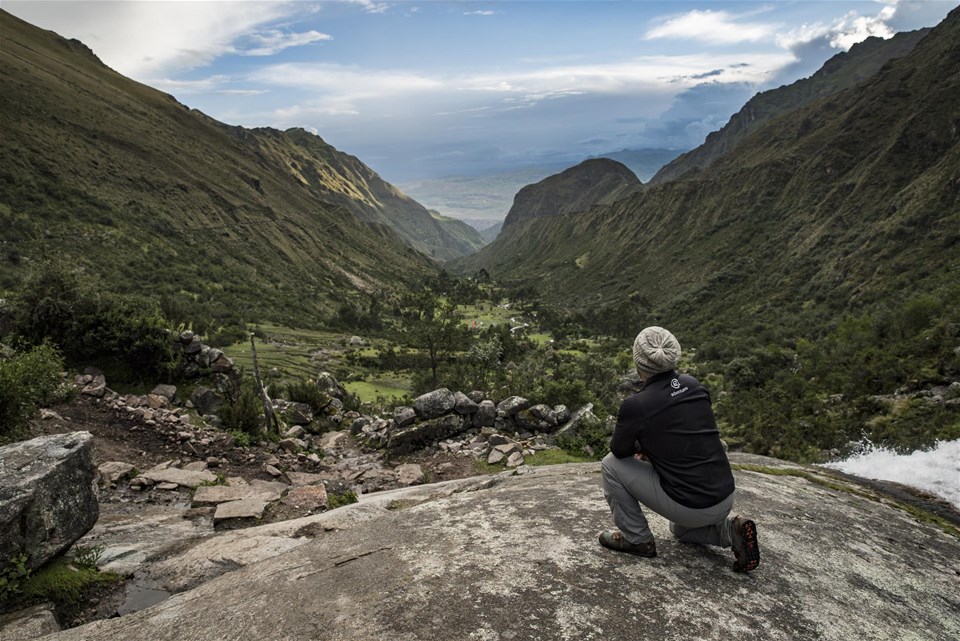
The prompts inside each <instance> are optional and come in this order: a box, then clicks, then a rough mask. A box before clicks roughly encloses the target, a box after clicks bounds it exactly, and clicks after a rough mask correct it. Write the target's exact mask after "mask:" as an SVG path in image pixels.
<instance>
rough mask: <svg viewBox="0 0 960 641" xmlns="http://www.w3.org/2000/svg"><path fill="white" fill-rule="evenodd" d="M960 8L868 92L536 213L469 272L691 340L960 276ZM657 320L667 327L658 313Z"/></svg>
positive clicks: (467, 267)
mask: <svg viewBox="0 0 960 641" xmlns="http://www.w3.org/2000/svg"><path fill="white" fill-rule="evenodd" d="M957 104H960V10H954V11H953V12H951V13H950V14H949V16H948V17H947V18H946V19H945V20H944V21H943V22H942V23H941V24H940V25H939V26H938V27H936V28H935V29H934V30H933V31H931V32H930V34H929V35H928V36H927V37H926V38H924V39H923V40H922V41H921V42H920V43H919V44H918V45H917V46H916V48H915V49H914V50H913V51H912V52H911V53H909V54H907V55H906V56H904V57H903V58H900V59H898V60H894V61H890V62H888V63H887V64H885V65H884V66H883V67H882V68H881V70H880V71H879V72H878V73H877V74H876V75H875V76H873V77H872V78H870V79H868V80H867V81H866V82H864V83H863V84H861V85H859V86H857V87H855V88H852V89H849V90H846V91H843V92H840V93H837V94H833V95H831V96H828V97H827V98H823V99H820V100H818V101H816V102H814V103H812V104H810V105H808V106H806V107H804V108H801V109H798V110H795V111H793V112H790V113H788V114H784V115H781V116H780V117H777V118H774V119H771V120H770V121H769V122H768V123H766V124H765V125H763V126H761V127H759V128H758V129H757V130H756V131H755V132H754V133H753V134H751V135H750V136H749V137H747V138H746V139H745V140H744V141H743V142H742V143H741V144H740V145H738V146H737V148H736V149H734V150H733V151H731V152H730V153H729V154H727V155H725V156H723V157H721V158H720V159H719V160H718V161H717V162H715V163H714V164H713V165H712V166H710V167H709V168H707V169H705V170H703V171H700V172H693V173H691V174H687V175H685V176H684V177H683V178H682V179H679V180H676V181H672V182H666V183H663V184H660V185H657V186H653V187H646V188H645V189H644V190H643V191H641V192H639V193H637V194H634V195H632V196H630V197H629V198H627V199H625V200H622V201H619V202H617V203H615V204H613V205H610V206H597V207H594V208H593V209H591V210H590V211H589V212H588V213H586V214H583V213H581V214H577V215H563V216H555V217H550V218H530V219H527V220H524V221H521V222H519V223H517V224H516V225H514V226H512V227H510V228H508V229H507V230H505V232H504V233H502V234H501V235H500V236H499V237H498V239H497V240H496V241H495V242H494V243H493V244H492V245H490V246H488V247H486V248H485V249H484V250H483V251H482V252H480V253H479V254H478V255H477V256H475V257H471V258H469V259H467V260H465V261H462V263H460V268H461V269H462V270H463V271H465V272H471V271H472V270H476V269H479V268H480V267H485V268H486V269H487V270H488V271H489V272H490V274H491V275H492V276H494V277H495V278H502V279H503V278H505V279H511V280H514V281H516V282H518V283H522V284H526V285H531V286H533V287H534V288H536V289H537V290H538V291H540V292H541V293H542V294H543V295H544V297H545V298H546V299H547V300H548V301H552V302H555V303H559V304H562V305H565V306H568V307H580V308H584V307H587V306H596V305H608V304H611V303H614V302H616V301H623V300H625V299H626V298H627V297H629V296H631V295H636V297H637V298H639V299H641V300H643V301H645V303H644V310H643V313H644V314H645V315H649V316H651V317H653V318H669V319H670V322H671V323H672V324H675V326H685V327H687V328H691V329H692V328H696V329H697V331H699V332H710V331H730V330H733V329H736V328H740V329H742V328H744V327H745V324H744V320H745V319H746V318H752V319H757V320H760V319H761V317H766V318H767V320H768V321H770V320H772V321H774V322H777V321H778V320H779V319H780V318H782V316H781V315H782V314H783V313H788V312H789V313H799V312H800V311H801V310H805V309H807V308H808V307H811V306H814V307H816V306H822V305H826V307H827V308H829V309H831V310H833V311H831V312H829V313H833V314H836V313H839V312H842V311H843V310H849V309H851V308H853V307H856V306H857V305H860V304H863V303H869V302H872V301H876V300H881V299H888V300H900V299H902V298H903V297H905V296H910V295H913V294H914V293H916V292H918V291H919V292H936V291H938V288H940V287H944V286H948V285H950V284H951V283H956V282H957V280H958V269H960V146H958V142H960V125H958V123H960V112H958V111H957V107H956V105H957ZM664 322H666V320H664Z"/></svg>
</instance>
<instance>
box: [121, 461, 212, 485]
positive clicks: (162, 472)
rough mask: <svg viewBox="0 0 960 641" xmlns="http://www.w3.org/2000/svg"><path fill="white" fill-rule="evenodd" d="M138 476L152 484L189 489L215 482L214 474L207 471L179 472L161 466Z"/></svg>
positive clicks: (179, 470) (178, 470)
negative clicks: (172, 485)
mask: <svg viewBox="0 0 960 641" xmlns="http://www.w3.org/2000/svg"><path fill="white" fill-rule="evenodd" d="M140 476H142V477H144V478H148V479H150V480H151V481H153V482H154V483H176V484H177V485H181V486H183V487H190V488H194V487H197V486H198V485H200V484H201V483H213V482H214V481H216V480H217V476H216V474H214V473H213V472H210V471H209V470H181V469H177V468H175V467H164V466H162V465H161V466H157V467H155V468H152V469H149V470H147V471H146V472H142V473H141V474H140Z"/></svg>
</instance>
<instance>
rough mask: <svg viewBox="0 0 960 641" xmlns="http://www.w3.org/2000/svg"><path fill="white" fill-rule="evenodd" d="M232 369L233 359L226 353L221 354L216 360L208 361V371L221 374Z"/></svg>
mask: <svg viewBox="0 0 960 641" xmlns="http://www.w3.org/2000/svg"><path fill="white" fill-rule="evenodd" d="M232 369H233V361H232V360H230V358H229V357H228V356H227V355H226V354H221V355H220V357H219V358H217V360H215V361H213V362H212V363H210V371H212V372H213V373H214V374H222V373H225V372H229V371H230V370H232Z"/></svg>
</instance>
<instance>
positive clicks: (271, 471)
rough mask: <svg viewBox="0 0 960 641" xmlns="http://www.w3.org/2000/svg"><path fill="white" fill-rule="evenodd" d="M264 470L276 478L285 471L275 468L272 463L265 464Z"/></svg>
mask: <svg viewBox="0 0 960 641" xmlns="http://www.w3.org/2000/svg"><path fill="white" fill-rule="evenodd" d="M263 471H264V472H266V473H267V474H269V475H270V476H272V477H274V478H276V477H278V476H281V475H283V472H281V471H280V470H278V469H277V468H275V467H274V466H272V465H264V466H263Z"/></svg>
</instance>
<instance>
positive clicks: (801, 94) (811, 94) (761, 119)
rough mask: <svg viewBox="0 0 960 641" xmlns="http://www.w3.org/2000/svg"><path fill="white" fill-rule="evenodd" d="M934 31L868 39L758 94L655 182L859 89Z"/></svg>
mask: <svg viewBox="0 0 960 641" xmlns="http://www.w3.org/2000/svg"><path fill="white" fill-rule="evenodd" d="M929 31H930V30H929V29H919V30H917V31H908V32H903V33H898V34H896V35H895V36H894V37H893V38H890V39H889V40H884V39H883V38H878V37H875V36H873V37H870V38H867V39H866V40H864V41H863V42H860V43H858V44H855V45H853V46H852V47H850V50H849V51H847V52H842V53H838V54H837V55H835V56H834V57H832V58H830V59H829V60H828V61H827V62H826V63H824V65H823V67H821V68H820V69H819V70H818V71H817V72H816V73H815V74H813V75H812V76H810V77H809V78H804V79H801V80H797V81H796V82H794V83H793V84H791V85H786V86H783V87H780V88H778V89H771V90H770V91H764V92H762V93H758V94H757V95H756V96H754V97H753V98H751V99H750V100H749V101H747V104H745V105H744V106H743V108H742V109H740V111H738V112H737V113H735V114H734V115H733V116H731V118H730V121H729V122H728V123H727V124H726V125H724V127H723V128H722V129H720V130H719V131H715V132H713V133H711V134H710V135H709V136H707V139H706V141H705V142H704V144H702V145H700V146H699V147H697V148H696V149H694V150H692V151H689V152H687V153H685V154H683V155H681V156H679V157H677V158H676V159H674V160H673V161H672V162H669V163H668V164H666V165H665V166H663V167H662V168H660V170H659V171H657V172H656V175H654V176H653V178H652V179H650V181H649V182H650V183H651V184H658V183H662V182H665V181H667V180H674V179H676V178H677V177H678V176H681V175H683V174H685V173H687V172H689V171H693V170H695V169H703V168H704V167H708V166H710V164H711V163H713V162H714V161H715V160H716V159H717V158H719V157H720V156H722V155H723V154H725V153H727V152H728V151H730V150H731V149H733V148H734V147H735V146H736V145H737V144H738V143H740V141H742V140H743V139H744V138H746V137H747V136H748V135H749V134H750V133H752V132H754V131H756V130H757V129H759V128H760V126H761V125H763V124H764V123H766V122H769V121H770V120H771V119H773V118H775V117H776V116H778V115H780V114H783V113H786V112H788V111H791V110H793V109H797V108H799V107H802V106H804V105H807V104H809V103H811V102H813V101H815V100H817V99H819V98H822V97H824V96H828V95H830V94H833V93H837V92H838V91H841V90H843V89H848V88H850V87H853V86H854V85H856V84H858V83H859V82H862V81H863V80H864V79H866V78H869V77H870V76H872V75H874V74H875V73H877V71H879V70H880V68H881V67H883V65H884V64H886V63H887V61H889V60H893V59H895V58H900V57H902V56H904V55H906V54H907V53H909V52H910V51H911V50H912V49H913V48H914V47H915V46H916V44H917V43H918V42H920V40H922V39H923V37H924V36H926V35H927V33H929ZM617 160H620V159H619V158H618V159H617ZM638 175H639V174H638ZM641 177H642V176H641Z"/></svg>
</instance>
